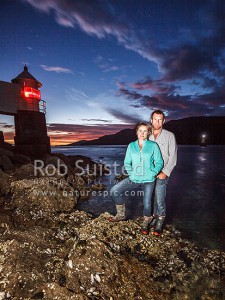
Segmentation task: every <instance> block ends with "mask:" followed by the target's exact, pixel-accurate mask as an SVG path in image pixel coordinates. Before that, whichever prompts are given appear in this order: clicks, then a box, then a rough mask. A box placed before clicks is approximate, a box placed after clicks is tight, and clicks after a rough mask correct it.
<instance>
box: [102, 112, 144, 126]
mask: <svg viewBox="0 0 225 300" xmlns="http://www.w3.org/2000/svg"><path fill="white" fill-rule="evenodd" d="M106 110H107V112H108V113H110V114H111V115H112V116H114V117H116V118H117V119H119V120H121V121H123V122H124V123H127V124H132V125H133V124H135V123H137V122H139V121H140V117H139V116H138V115H134V114H132V115H131V114H127V113H125V112H122V111H121V110H117V109H113V108H108V109H106Z"/></svg>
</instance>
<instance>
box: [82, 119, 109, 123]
mask: <svg viewBox="0 0 225 300" xmlns="http://www.w3.org/2000/svg"><path fill="white" fill-rule="evenodd" d="M81 120H82V121H88V122H104V123H110V122H111V121H109V120H102V119H81Z"/></svg>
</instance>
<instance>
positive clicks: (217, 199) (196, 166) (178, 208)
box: [52, 145, 225, 250]
mask: <svg viewBox="0 0 225 300" xmlns="http://www.w3.org/2000/svg"><path fill="white" fill-rule="evenodd" d="M52 152H53V153H56V152H58V153H64V154H66V155H84V156H88V157H90V158H92V159H93V160H95V161H96V162H100V163H104V164H107V165H108V166H109V167H111V172H110V174H108V175H107V176H104V177H102V178H101V179H99V181H97V182H96V184H98V183H103V184H105V185H106V192H105V195H103V194H96V195H92V196H91V198H90V199H89V200H87V201H80V202H79V203H78V206H77V207H78V209H81V210H84V211H86V212H89V213H91V214H92V215H94V216H98V215H99V214H101V213H103V212H105V211H108V212H110V213H114V212H115V206H114V203H113V202H112V200H111V198H110V195H109V194H107V191H108V192H109V190H110V188H111V187H112V186H113V184H115V182H116V181H115V172H117V173H120V172H121V168H122V166H123V160H124V156H125V152H126V146H77V147H54V148H52ZM115 162H116V165H117V167H116V168H115ZM113 164H114V165H113ZM125 201H126V207H127V217H128V218H130V219H133V218H136V217H138V216H142V210H143V205H142V197H141V196H140V195H138V190H136V192H135V191H134V192H133V194H132V195H130V196H129V197H128V196H125ZM166 201H167V218H166V223H167V224H173V225H174V226H175V227H176V228H177V229H179V230H181V231H182V233H183V235H184V236H185V237H188V238H189V239H193V240H195V241H197V242H198V243H199V244H200V245H201V246H207V247H210V248H218V249H222V250H225V234H224V230H225V146H212V145H209V146H207V147H200V146H178V161H177V165H176V167H175V169H174V171H173V172H172V174H171V177H170V180H169V185H168V190H167V198H166Z"/></svg>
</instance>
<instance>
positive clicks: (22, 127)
mask: <svg viewBox="0 0 225 300" xmlns="http://www.w3.org/2000/svg"><path fill="white" fill-rule="evenodd" d="M11 82H12V84H13V85H14V84H15V85H16V86H17V89H18V88H19V91H20V92H19V93H17V97H16V98H17V99H16V114H14V118H15V137H14V141H15V151H16V152H17V153H22V154H25V155H29V156H33V157H40V156H43V155H45V154H48V153H50V152H51V149H50V139H49V137H48V135H47V127H46V119H45V111H46V107H45V101H43V100H41V93H40V90H39V88H41V86H42V84H41V83H40V82H39V81H38V80H37V79H35V78H34V77H33V76H32V75H31V74H30V73H29V72H28V68H27V66H26V65H25V66H24V70H23V72H22V73H20V74H19V75H18V76H17V77H16V78H14V79H12V80H11Z"/></svg>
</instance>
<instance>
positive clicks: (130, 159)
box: [110, 110, 177, 236]
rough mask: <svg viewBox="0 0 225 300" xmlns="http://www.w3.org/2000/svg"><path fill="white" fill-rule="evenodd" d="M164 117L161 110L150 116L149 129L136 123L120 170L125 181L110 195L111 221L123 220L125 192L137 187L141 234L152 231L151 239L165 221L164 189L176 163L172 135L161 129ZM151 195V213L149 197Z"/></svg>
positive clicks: (175, 149) (160, 230)
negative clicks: (124, 173)
mask: <svg viewBox="0 0 225 300" xmlns="http://www.w3.org/2000/svg"><path fill="white" fill-rule="evenodd" d="M164 122H165V115H164V113H163V112H162V111H161V110H155V111H153V112H152V114H151V125H152V126H151V125H150V124H149V123H147V122H140V123H138V124H137V125H136V134H137V140H136V141H135V142H132V143H130V144H129V145H128V148H127V151H126V156H125V160H124V167H125V169H126V171H127V173H128V175H129V177H127V178H125V179H124V180H122V181H120V182H119V183H117V184H116V185H114V186H113V187H112V189H111V191H110V193H111V196H112V198H113V200H114V203H115V204H116V211H117V213H116V215H115V216H112V217H111V218H110V220H111V221H114V222H116V221H122V220H125V218H126V215H125V203H124V200H123V198H122V194H123V193H124V192H125V191H128V190H132V189H134V188H136V187H141V188H142V190H143V194H144V195H143V207H144V208H143V216H144V219H143V224H142V228H141V231H142V233H143V234H148V233H149V228H150V227H152V228H154V232H153V234H154V235H157V236H158V235H160V234H161V233H162V229H163V223H164V220H165V217H166V201H165V198H166V189H167V185H168V181H169V176H170V174H171V172H172V170H173V168H174V167H175V165H176V162H177V144H176V139H175V136H174V134H173V133H172V132H170V131H167V130H165V129H163V128H162V127H163V123H164ZM153 192H154V209H153V214H152V213H151V212H152V202H151V201H152V198H153V197H152V196H153Z"/></svg>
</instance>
